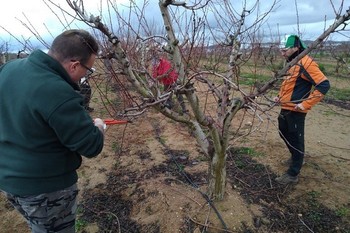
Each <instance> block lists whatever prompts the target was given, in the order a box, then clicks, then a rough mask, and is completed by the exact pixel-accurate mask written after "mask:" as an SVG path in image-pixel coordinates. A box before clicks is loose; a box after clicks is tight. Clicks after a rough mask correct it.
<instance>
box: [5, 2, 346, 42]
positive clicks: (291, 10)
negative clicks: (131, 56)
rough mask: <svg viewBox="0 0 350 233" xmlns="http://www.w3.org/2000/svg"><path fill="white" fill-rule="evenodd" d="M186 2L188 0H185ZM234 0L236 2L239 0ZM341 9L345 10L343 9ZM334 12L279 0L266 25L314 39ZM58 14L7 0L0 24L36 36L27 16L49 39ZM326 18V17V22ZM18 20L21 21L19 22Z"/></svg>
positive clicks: (327, 6)
mask: <svg viewBox="0 0 350 233" xmlns="http://www.w3.org/2000/svg"><path fill="white" fill-rule="evenodd" d="M105 1H106V0H102V2H105ZM114 1H115V2H116V3H118V4H127V3H128V2H129V0H114ZM137 1H141V0H137ZM197 1H198V0H197ZM215 1H223V0H215ZM231 1H233V0H231ZM253 1H254V2H256V0H247V2H248V3H252V2H253ZM271 1H272V0H271ZM271 1H267V0H265V1H261V2H268V3H266V4H262V5H261V8H260V11H261V12H263V11H264V10H265V9H264V7H265V8H268V7H269V6H270V4H271V3H270V2H271ZM54 2H55V3H56V4H59V5H61V6H64V7H65V8H66V9H69V8H68V7H67V3H66V1H65V0H55V1H54ZM187 2H191V1H190V0H188V1H187ZM235 2H237V3H238V4H239V2H240V1H235ZM345 2H347V3H345V6H344V8H345V9H349V7H350V3H349V1H348V0H346V1H345ZM99 3H100V0H86V1H85V8H86V10H87V11H88V12H92V13H94V14H96V13H98V10H97V9H98V5H99ZM157 3H158V0H150V6H151V7H150V8H149V10H148V14H149V17H155V18H160V14H159V9H158V5H157ZM333 3H334V4H333V5H334V6H335V8H336V10H338V9H339V6H340V3H341V0H333ZM346 4H348V5H346ZM240 5H242V4H240ZM296 5H297V7H298V12H297V11H296ZM297 13H298V15H299V27H298V26H297V23H298V21H297V19H298V18H297V16H296V14H297ZM342 13H345V10H344V9H343V11H342ZM56 15H57V16H62V13H60V12H56ZM334 15H335V14H334V10H333V7H332V5H331V3H330V0H297V2H296V3H295V1H294V0H279V1H278V3H277V4H276V8H275V9H274V10H273V12H271V14H270V15H269V17H268V20H267V22H266V27H267V28H269V30H275V29H276V28H278V30H279V33H280V34H281V35H284V34H290V33H297V32H298V29H299V31H300V32H301V33H302V37H303V39H305V40H309V39H311V40H312V39H316V38H317V36H318V35H320V34H321V33H322V31H323V30H324V28H328V26H329V24H330V23H332V22H333V21H334ZM57 16H55V14H54V13H52V12H51V11H50V10H49V8H48V7H47V6H46V5H45V4H44V2H43V0H30V1H25V0H11V1H8V2H7V6H6V7H2V8H1V13H0V26H1V27H3V28H6V29H7V30H8V31H9V32H10V33H12V34H13V35H15V36H17V37H18V38H25V39H28V38H31V39H35V38H33V34H32V33H31V32H30V31H29V30H28V29H26V27H25V26H24V25H23V23H25V24H27V25H28V24H29V23H28V21H27V19H29V20H30V23H31V25H34V26H35V29H36V30H37V31H38V32H39V33H40V34H41V35H43V37H44V38H48V40H50V38H51V39H52V37H53V36H56V35H57V34H59V33H60V32H62V30H63V26H62V24H61V23H60V22H59V20H58V19H57ZM61 18H62V17H61ZM325 19H327V22H326V25H325ZM20 20H21V21H22V22H23V23H21V22H20ZM73 25H75V24H73ZM76 25H77V26H78V27H81V28H84V27H85V25H81V24H76ZM277 25H278V26H277ZM3 28H0V44H3V42H8V41H10V43H9V44H10V45H13V46H14V44H16V41H15V39H13V38H11V39H10V37H9V33H8V32H6V31H5V30H3ZM47 28H49V31H50V33H51V34H52V35H50V33H48V29H47ZM344 35H345V36H344ZM331 38H332V39H335V40H346V41H349V40H350V32H349V31H347V32H344V33H343V35H342V34H334V35H332V37H331Z"/></svg>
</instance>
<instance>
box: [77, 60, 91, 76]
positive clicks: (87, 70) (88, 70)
mask: <svg viewBox="0 0 350 233" xmlns="http://www.w3.org/2000/svg"><path fill="white" fill-rule="evenodd" d="M79 64H80V65H81V66H82V67H84V68H85V69H86V76H90V75H92V74H93V73H94V70H93V69H91V68H89V67H87V66H86V65H84V64H83V63H81V62H79Z"/></svg>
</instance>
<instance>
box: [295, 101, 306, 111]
mask: <svg viewBox="0 0 350 233" xmlns="http://www.w3.org/2000/svg"><path fill="white" fill-rule="evenodd" d="M295 109H296V110H302V111H304V110H305V108H304V106H303V104H302V103H300V104H297V105H295Z"/></svg>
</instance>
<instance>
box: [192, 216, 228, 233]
mask: <svg viewBox="0 0 350 233" xmlns="http://www.w3.org/2000/svg"><path fill="white" fill-rule="evenodd" d="M188 218H189V219H190V220H191V221H192V222H193V223H195V224H197V225H200V226H203V227H206V228H211V229H215V230H219V231H223V232H229V233H234V232H233V231H230V230H227V229H222V228H219V227H214V226H209V224H203V223H200V222H197V221H195V220H193V219H192V218H191V217H188Z"/></svg>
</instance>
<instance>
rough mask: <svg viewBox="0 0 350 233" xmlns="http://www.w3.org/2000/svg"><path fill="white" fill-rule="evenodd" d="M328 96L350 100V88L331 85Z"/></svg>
mask: <svg viewBox="0 0 350 233" xmlns="http://www.w3.org/2000/svg"><path fill="white" fill-rule="evenodd" d="M326 98H331V99H336V100H341V101H350V88H344V89H339V88H336V87H331V89H329V91H328V93H327V95H326Z"/></svg>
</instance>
